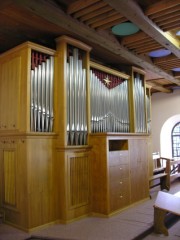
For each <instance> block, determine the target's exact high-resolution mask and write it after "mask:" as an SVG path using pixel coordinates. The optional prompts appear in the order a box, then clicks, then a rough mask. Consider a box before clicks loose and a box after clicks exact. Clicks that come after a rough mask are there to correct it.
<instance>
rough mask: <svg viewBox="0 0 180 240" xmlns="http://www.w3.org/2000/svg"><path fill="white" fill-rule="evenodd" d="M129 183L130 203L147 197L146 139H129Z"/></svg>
mask: <svg viewBox="0 0 180 240" xmlns="http://www.w3.org/2000/svg"><path fill="white" fill-rule="evenodd" d="M129 152H130V182H131V202H132V203H133V202H137V201H140V200H142V199H144V198H146V197H148V195H149V185H148V142H147V140H146V139H131V140H130V141H129Z"/></svg>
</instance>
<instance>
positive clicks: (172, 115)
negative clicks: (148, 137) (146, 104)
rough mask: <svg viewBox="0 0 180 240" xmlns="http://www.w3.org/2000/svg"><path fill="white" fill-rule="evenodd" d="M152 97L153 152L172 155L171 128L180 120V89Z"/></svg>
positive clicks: (155, 94)
mask: <svg viewBox="0 0 180 240" xmlns="http://www.w3.org/2000/svg"><path fill="white" fill-rule="evenodd" d="M151 99H152V105H151V108H152V146H153V152H160V153H161V155H162V156H164V157H165V156H166V157H172V153H171V130H172V128H173V126H174V125H175V124H176V123H177V122H179V121H180V89H176V90H174V92H173V93H154V94H153V95H152V97H151Z"/></svg>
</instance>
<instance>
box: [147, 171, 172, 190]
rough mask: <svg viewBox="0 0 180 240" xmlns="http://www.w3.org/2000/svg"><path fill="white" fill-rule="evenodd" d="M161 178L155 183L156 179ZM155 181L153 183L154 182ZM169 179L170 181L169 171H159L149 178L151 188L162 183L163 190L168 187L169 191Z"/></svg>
mask: <svg viewBox="0 0 180 240" xmlns="http://www.w3.org/2000/svg"><path fill="white" fill-rule="evenodd" d="M157 179H158V180H159V181H160V182H158V183H154V181H155V180H157ZM152 182H153V184H152ZM168 183H169V181H168V174H167V173H159V174H156V175H153V176H151V177H150V178H149V188H153V187H156V186H158V185H160V188H161V190H163V189H166V190H168V191H169V188H170V186H169V184H168Z"/></svg>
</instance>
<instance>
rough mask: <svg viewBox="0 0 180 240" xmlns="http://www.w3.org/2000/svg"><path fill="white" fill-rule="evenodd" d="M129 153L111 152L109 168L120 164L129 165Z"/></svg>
mask: <svg viewBox="0 0 180 240" xmlns="http://www.w3.org/2000/svg"><path fill="white" fill-rule="evenodd" d="M128 163H129V157H128V151H112V152H109V166H117V165H119V164H128Z"/></svg>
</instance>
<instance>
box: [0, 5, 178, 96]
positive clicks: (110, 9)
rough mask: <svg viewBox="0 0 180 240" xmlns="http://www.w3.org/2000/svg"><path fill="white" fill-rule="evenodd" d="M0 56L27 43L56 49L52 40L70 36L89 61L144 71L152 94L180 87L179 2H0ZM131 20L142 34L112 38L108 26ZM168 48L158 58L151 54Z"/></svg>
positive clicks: (122, 68) (119, 68)
mask: <svg viewBox="0 0 180 240" xmlns="http://www.w3.org/2000/svg"><path fill="white" fill-rule="evenodd" d="M0 19H1V20H0V53H2V52H4V51H7V50H8V49H10V48H12V47H14V46H16V45H18V44H20V43H22V42H25V41H33V42H36V43H39V44H42V45H45V46H48V47H51V48H55V46H56V45H55V39H56V37H59V36H61V35H68V36H70V37H74V38H76V39H79V40H81V41H83V42H85V43H86V44H89V45H90V46H91V47H92V51H91V58H92V60H94V61H97V62H99V63H101V64H105V65H106V66H110V67H112V68H115V69H118V70H120V71H123V70H124V69H127V67H128V66H131V65H133V66H136V67H140V68H142V69H144V70H145V71H146V73H147V74H146V81H147V83H148V84H149V85H150V86H151V87H152V88H151V91H152V93H155V92H159V91H162V92H167V93H168V92H172V91H173V89H175V88H179V86H180V72H175V71H172V69H174V68H180V36H176V32H177V31H178V30H180V2H179V0H161V1H157V0H121V1H120V0H38V1H37V0H1V1H0ZM129 21H130V22H133V23H134V24H136V25H137V26H138V27H139V28H140V31H138V32H137V33H135V34H133V35H129V36H124V37H122V36H116V35H114V34H113V33H112V30H111V28H112V27H113V26H115V25H117V24H119V23H124V22H129ZM159 49H166V50H170V51H171V54H170V55H168V56H166V57H161V58H151V57H149V55H148V54H149V52H150V51H154V50H159Z"/></svg>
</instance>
